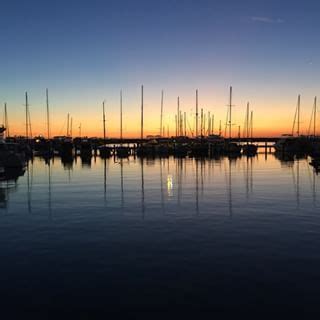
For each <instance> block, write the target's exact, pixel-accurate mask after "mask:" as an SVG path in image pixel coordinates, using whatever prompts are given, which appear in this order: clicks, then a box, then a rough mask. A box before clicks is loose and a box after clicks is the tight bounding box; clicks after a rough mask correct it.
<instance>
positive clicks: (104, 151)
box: [98, 101, 112, 159]
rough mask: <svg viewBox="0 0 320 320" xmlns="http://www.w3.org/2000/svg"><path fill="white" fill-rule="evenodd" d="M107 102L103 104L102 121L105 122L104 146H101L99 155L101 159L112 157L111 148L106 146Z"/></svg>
mask: <svg viewBox="0 0 320 320" xmlns="http://www.w3.org/2000/svg"><path fill="white" fill-rule="evenodd" d="M104 105H105V101H103V103H102V121H103V145H102V146H99V147H98V149H99V155H100V157H101V158H103V159H106V158H109V157H110V156H111V150H112V149H111V148H110V147H108V146H107V145H106V112H105V107H104Z"/></svg>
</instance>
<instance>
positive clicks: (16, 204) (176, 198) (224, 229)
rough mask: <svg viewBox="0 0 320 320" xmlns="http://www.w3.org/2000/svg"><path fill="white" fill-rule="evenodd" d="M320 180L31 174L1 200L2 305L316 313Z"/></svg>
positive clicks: (271, 165) (105, 171) (94, 163)
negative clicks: (288, 310)
mask: <svg viewBox="0 0 320 320" xmlns="http://www.w3.org/2000/svg"><path fill="white" fill-rule="evenodd" d="M319 184H320V176H318V175H316V174H315V172H314V171H313V168H312V167H311V166H310V165H309V161H308V159H300V160H296V161H294V162H293V161H280V160H279V159H276V158H275V157H274V156H273V155H271V154H269V155H267V156H265V155H262V154H259V155H258V156H257V157H254V158H246V157H242V158H240V159H230V160H229V159H228V158H221V159H206V160H202V159H174V158H169V159H158V158H157V159H144V160H141V159H139V158H136V159H135V158H130V159H129V160H122V161H121V160H117V159H113V158H112V159H108V160H106V161H104V160H102V159H100V158H92V159H91V161H89V162H88V161H87V162H82V161H81V159H80V158H77V159H76V160H75V161H73V162H72V163H62V162H61V160H60V159H59V158H55V159H54V160H53V161H51V162H50V164H48V163H46V162H45V161H44V160H42V159H41V158H35V159H34V160H33V161H32V162H30V163H29V165H28V168H27V170H26V172H25V173H24V175H23V176H20V177H18V179H17V180H16V181H9V182H7V181H3V182H1V186H0V203H1V209H0V261H1V263H0V283H1V286H0V295H1V302H0V303H1V304H2V305H3V306H6V307H8V306H9V307H10V306H12V307H14V308H17V307H18V308H19V309H20V310H39V309H58V310H60V309H68V310H102V309H110V308H115V309H116V308H121V310H123V308H126V309H127V310H147V309H148V310H169V309H172V308H183V310H188V309H200V310H215V311H217V310H220V311H221V310H222V311H224V310H228V311H230V310H235V311H236V310H239V309H247V308H255V309H260V310H265V311H267V310H272V309H273V308H276V307H286V306H287V307H288V308H289V307H290V309H291V311H292V310H293V309H300V310H306V308H307V309H308V310H311V308H313V307H315V306H316V305H317V303H318V302H319V301H318V300H319V296H320V295H319V294H320V253H319V248H320V211H319V208H320V190H319Z"/></svg>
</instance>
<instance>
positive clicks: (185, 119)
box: [183, 112, 187, 137]
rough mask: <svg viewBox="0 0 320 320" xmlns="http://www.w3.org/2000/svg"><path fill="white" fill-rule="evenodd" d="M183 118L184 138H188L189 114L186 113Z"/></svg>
mask: <svg viewBox="0 0 320 320" xmlns="http://www.w3.org/2000/svg"><path fill="white" fill-rule="evenodd" d="M183 117H184V136H185V137H186V136H187V113H186V112H184V114H183Z"/></svg>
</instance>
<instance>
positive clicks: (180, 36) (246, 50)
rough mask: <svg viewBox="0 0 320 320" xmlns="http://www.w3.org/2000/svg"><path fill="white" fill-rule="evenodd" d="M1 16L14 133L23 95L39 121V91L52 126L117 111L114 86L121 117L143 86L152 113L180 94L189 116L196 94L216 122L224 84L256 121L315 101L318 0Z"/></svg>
mask: <svg viewBox="0 0 320 320" xmlns="http://www.w3.org/2000/svg"><path fill="white" fill-rule="evenodd" d="M0 9H1V10H0V12H1V19H0V40H1V48H0V49H1V60H0V103H2V102H4V101H7V102H8V105H11V109H10V111H11V114H13V118H14V119H16V126H20V125H21V123H22V122H23V115H21V119H20V118H19V115H20V107H21V105H22V104H23V97H24V92H25V91H26V90H27V91H28V92H29V93H30V99H31V104H32V105H33V107H32V109H31V110H32V113H33V115H34V117H35V119H36V120H35V121H41V120H40V119H41V117H42V114H41V112H42V111H41V110H42V109H41V108H42V104H43V102H42V101H43V96H44V90H45V88H46V87H48V88H49V89H50V96H51V100H52V102H53V105H54V107H55V109H54V110H55V113H56V115H55V116H56V119H57V122H61V119H60V117H64V116H65V114H66V112H70V113H74V114H77V115H79V121H84V120H85V119H87V117H88V115H89V114H91V113H93V114H94V119H97V118H98V117H99V116H100V113H99V112H100V110H99V109H98V108H97V111H96V113H94V112H91V111H92V107H93V106H95V105H97V104H99V103H100V101H102V99H104V98H106V99H107V100H108V101H110V103H109V106H110V112H113V113H115V112H116V110H117V108H118V107H117V101H118V92H119V90H120V89H121V88H122V89H123V90H124V95H125V96H126V101H127V106H126V107H127V113H130V112H131V113H132V114H133V113H138V112H139V107H138V106H139V90H140V89H139V86H140V84H142V83H143V84H144V85H145V87H146V95H147V97H146V98H147V100H146V104H147V105H148V108H149V109H148V110H147V111H146V112H149V113H150V114H152V113H154V111H155V109H156V108H158V105H157V103H158V100H159V95H160V93H159V92H160V91H161V89H164V90H165V91H166V92H167V101H168V102H167V106H168V108H167V109H168V110H169V111H170V112H171V111H172V110H174V108H175V100H176V96H177V95H180V96H181V97H182V100H183V99H184V100H185V101H186V104H187V106H186V108H188V109H190V108H191V107H192V106H191V100H192V97H193V95H194V90H195V89H196V88H199V90H200V92H202V93H203V100H204V104H206V106H208V105H209V104H211V105H219V106H221V108H222V109H221V110H218V111H217V113H218V114H219V113H221V116H220V115H219V116H220V117H221V118H222V114H224V112H225V109H223V106H224V105H225V103H226V102H227V94H228V86H229V85H233V86H234V87H235V89H236V90H235V92H238V94H237V96H236V97H235V98H237V99H238V103H239V104H241V105H242V104H245V100H247V99H252V100H253V101H255V102H256V104H257V108H258V110H259V106H260V111H261V113H262V112H263V111H264V112H266V111H267V108H270V109H271V110H273V112H275V111H276V110H278V109H279V107H280V106H279V105H280V104H281V105H282V106H283V112H286V111H289V110H290V109H289V105H290V103H292V104H294V103H293V102H295V100H296V96H297V94H298V93H301V94H302V95H303V96H305V97H306V99H308V101H309V100H310V101H311V99H312V97H313V96H314V95H316V94H317V90H318V83H319V74H320V73H319V71H320V70H319V56H320V42H319V30H320V19H319V16H318V13H319V9H320V3H319V2H317V1H274V0H271V1H207V0H198V1H191V0H185V1H182V0H180V1H173V0H172V1H169V0H165V1H128V0H127V1H108V0H105V1H97V0H93V1H83V0H78V1H73V0H72V1H60V0H58V1H45V0H43V1H36V0H29V1H14V0H13V1H10V2H9V1H5V2H2V3H1V5H0ZM265 101H268V105H266V103H263V102H265ZM310 103H311V102H310ZM208 108H209V106H208ZM90 109H91V111H90ZM88 110H89V111H90V113H89V111H88ZM308 112H309V109H308ZM292 113H293V112H292ZM37 116H38V117H39V119H38V118H37ZM81 117H82V118H84V119H80V118H81Z"/></svg>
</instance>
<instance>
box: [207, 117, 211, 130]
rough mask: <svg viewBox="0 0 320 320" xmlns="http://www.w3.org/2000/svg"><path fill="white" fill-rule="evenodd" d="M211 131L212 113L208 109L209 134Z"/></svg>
mask: <svg viewBox="0 0 320 320" xmlns="http://www.w3.org/2000/svg"><path fill="white" fill-rule="evenodd" d="M210 133H211V115H210V111H208V134H207V135H209V134H210Z"/></svg>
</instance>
